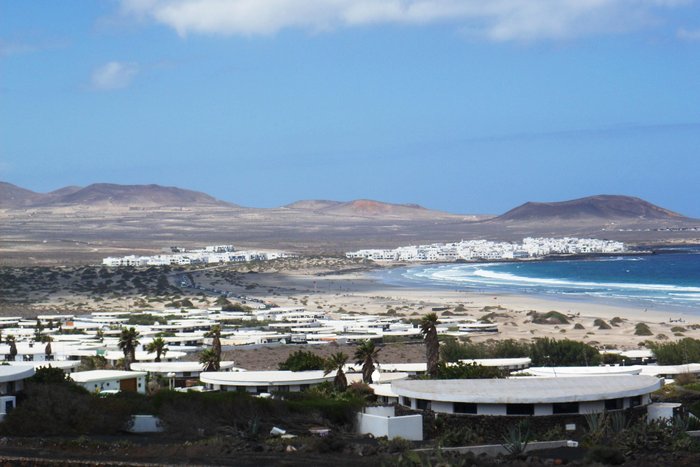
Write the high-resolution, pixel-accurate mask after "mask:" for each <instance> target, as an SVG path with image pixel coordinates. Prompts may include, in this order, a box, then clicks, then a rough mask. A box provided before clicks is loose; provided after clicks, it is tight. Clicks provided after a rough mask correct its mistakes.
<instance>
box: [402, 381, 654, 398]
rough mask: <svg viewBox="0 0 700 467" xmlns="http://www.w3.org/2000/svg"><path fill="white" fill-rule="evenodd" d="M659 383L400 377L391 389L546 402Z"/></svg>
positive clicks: (629, 391) (630, 392) (647, 388)
mask: <svg viewBox="0 0 700 467" xmlns="http://www.w3.org/2000/svg"><path fill="white" fill-rule="evenodd" d="M660 387H661V381H660V380H659V379H658V378H655V377H653V376H640V375H614V376H590V377H588V378H577V377H568V378H567V377H563V378H513V379H450V380H401V381H394V382H392V383H391V390H392V391H393V392H395V393H396V394H399V395H401V396H406V397H411V398H416V399H426V400H432V401H444V402H467V403H470V402H471V403H482V404H546V403H553V402H579V401H596V400H604V399H617V398H620V397H632V396H638V395H641V394H648V393H651V392H654V391H656V390H657V389H659V388H660Z"/></svg>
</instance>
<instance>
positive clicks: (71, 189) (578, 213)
mask: <svg viewBox="0 0 700 467" xmlns="http://www.w3.org/2000/svg"><path fill="white" fill-rule="evenodd" d="M57 206H60V207H66V206H68V207H70V206H97V207H101V206H114V207H207V206H208V207H217V206H218V207H229V208H236V209H251V210H255V208H242V207H241V206H239V205H237V204H234V203H230V202H227V201H222V200H219V199H216V198H214V197H212V196H210V195H208V194H206V193H203V192H199V191H194V190H188V189H184V188H178V187H172V186H161V185H156V184H148V185H119V184H112V183H93V184H91V185H88V186H86V187H78V186H67V187H63V188H59V189H57V190H54V191H51V192H49V193H37V192H34V191H31V190H28V189H25V188H22V187H19V186H16V185H13V184H11V183H7V182H0V208H5V209H26V208H36V207H57ZM273 209H285V210H292V211H298V212H300V213H301V212H305V213H309V214H314V215H322V216H333V217H357V218H366V219H380V218H383V217H387V218H403V219H416V220H427V219H431V218H435V219H439V218H446V219H455V218H461V219H462V220H465V221H467V220H470V221H478V220H480V221H481V222H489V223H499V222H509V223H512V222H538V221H553V220H560V221H606V222H608V221H614V220H615V219H620V220H627V221H629V220H682V219H688V217H686V216H683V215H681V214H679V213H677V212H674V211H671V210H668V209H665V208H662V207H660V206H657V205H654V204H652V203H649V202H648V201H645V200H643V199H641V198H638V197H634V196H626V195H594V196H588V197H584V198H578V199H573V200H566V201H555V202H535V201H529V202H526V203H523V204H521V205H520V206H517V207H515V208H513V209H511V210H509V211H507V212H505V213H503V214H501V215H499V216H488V218H484V217H486V216H474V215H462V214H454V213H448V212H443V211H439V210H432V209H428V208H425V207H423V206H421V205H419V204H413V203H406V204H399V203H389V202H383V201H377V200H372V199H356V200H352V201H334V200H327V199H305V200H299V201H295V202H293V203H289V204H287V205H284V206H281V207H280V208H273ZM479 217H480V218H481V219H478V218H479ZM468 218H471V219H468Z"/></svg>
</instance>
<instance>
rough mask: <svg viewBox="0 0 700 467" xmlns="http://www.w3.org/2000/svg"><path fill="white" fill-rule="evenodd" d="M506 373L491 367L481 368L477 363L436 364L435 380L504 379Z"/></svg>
mask: <svg viewBox="0 0 700 467" xmlns="http://www.w3.org/2000/svg"><path fill="white" fill-rule="evenodd" d="M505 376H506V372H504V371H503V370H500V369H499V368H496V367H493V366H482V365H479V364H477V363H464V362H457V363H452V364H449V365H448V364H447V363H446V362H440V363H439V364H438V371H437V379H482V378H504V377H505Z"/></svg>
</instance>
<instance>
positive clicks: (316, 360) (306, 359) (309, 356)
mask: <svg viewBox="0 0 700 467" xmlns="http://www.w3.org/2000/svg"><path fill="white" fill-rule="evenodd" d="M325 365H326V360H325V359H324V358H323V357H321V356H319V355H316V354H315V353H313V352H306V351H303V350H297V351H296V352H292V353H291V354H290V355H289V357H287V359H286V360H285V361H284V362H282V363H280V364H279V365H278V367H279V369H280V370H287V371H311V370H323V369H324V368H325Z"/></svg>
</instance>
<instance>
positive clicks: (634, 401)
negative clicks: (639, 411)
mask: <svg viewBox="0 0 700 467" xmlns="http://www.w3.org/2000/svg"><path fill="white" fill-rule="evenodd" d="M640 405H642V396H634V397H630V407H638V406H640Z"/></svg>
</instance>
